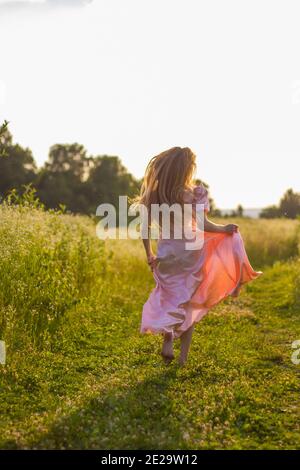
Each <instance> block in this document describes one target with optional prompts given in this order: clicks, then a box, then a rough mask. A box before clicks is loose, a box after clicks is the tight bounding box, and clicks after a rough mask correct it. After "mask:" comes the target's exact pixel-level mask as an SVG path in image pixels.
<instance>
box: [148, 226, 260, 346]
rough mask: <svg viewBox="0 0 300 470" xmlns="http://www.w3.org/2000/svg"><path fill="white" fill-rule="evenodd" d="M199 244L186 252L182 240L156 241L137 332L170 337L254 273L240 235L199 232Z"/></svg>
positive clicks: (234, 294)
mask: <svg viewBox="0 0 300 470" xmlns="http://www.w3.org/2000/svg"><path fill="white" fill-rule="evenodd" d="M203 235H204V240H203V245H202V247H201V248H200V249H197V250H187V249H186V243H185V240H184V239H180V240H176V239H168V240H167V239H166V240H164V239H160V240H159V241H158V246H157V258H158V265H157V266H156V268H155V269H154V271H153V275H154V279H155V281H156V287H155V288H154V289H153V291H152V292H151V294H150V296H149V299H148V300H147V302H146V303H145V305H144V307H143V313H142V322H141V327H140V332H141V333H164V332H170V333H172V334H173V337H174V338H178V337H180V336H181V334H182V333H183V332H184V331H186V330H187V329H188V328H190V327H191V326H192V325H193V324H194V323H197V322H199V320H201V319H202V318H203V316H204V315H205V314H206V313H207V312H208V310H209V309H210V308H212V307H213V306H214V305H216V304H218V303H219V302H220V301H221V300H223V299H224V298H226V297H227V296H229V295H231V296H233V297H235V296H237V295H238V294H239V291H240V288H241V286H242V285H243V284H245V283H246V282H249V281H251V280H252V279H256V278H257V277H258V276H260V275H261V274H262V272H261V271H254V269H253V268H252V266H251V264H250V262H249V259H248V256H247V253H246V251H245V247H244V242H243V239H242V236H241V234H240V232H235V233H233V234H227V233H213V232H204V234H203Z"/></svg>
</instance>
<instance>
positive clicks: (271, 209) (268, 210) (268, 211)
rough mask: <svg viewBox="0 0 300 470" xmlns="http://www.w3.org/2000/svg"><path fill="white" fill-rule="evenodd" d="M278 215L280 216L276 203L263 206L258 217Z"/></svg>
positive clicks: (270, 217) (267, 217)
mask: <svg viewBox="0 0 300 470" xmlns="http://www.w3.org/2000/svg"><path fill="white" fill-rule="evenodd" d="M280 216H281V213H280V209H279V207H278V206H276V205H273V206H268V207H265V208H264V209H262V210H261V212H260V214H259V217H260V218H262V219H276V218H277V217H280Z"/></svg>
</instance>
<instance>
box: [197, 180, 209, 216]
mask: <svg viewBox="0 0 300 470" xmlns="http://www.w3.org/2000/svg"><path fill="white" fill-rule="evenodd" d="M193 194H194V202H195V203H196V204H204V211H205V212H209V209H210V207H209V199H208V191H207V189H206V188H205V186H203V184H200V185H197V186H195V187H194V189H193Z"/></svg>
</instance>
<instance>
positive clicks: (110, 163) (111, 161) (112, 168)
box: [85, 155, 140, 213]
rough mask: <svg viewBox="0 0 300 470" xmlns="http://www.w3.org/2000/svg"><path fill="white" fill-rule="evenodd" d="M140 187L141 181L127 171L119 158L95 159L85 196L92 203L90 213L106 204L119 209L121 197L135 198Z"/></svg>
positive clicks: (86, 185)
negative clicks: (100, 205)
mask: <svg viewBox="0 0 300 470" xmlns="http://www.w3.org/2000/svg"><path fill="white" fill-rule="evenodd" d="M139 186H140V184H139V181H138V180H136V179H135V178H134V177H133V176H132V175H131V173H129V172H128V171H127V169H126V168H125V167H124V166H123V164H122V163H121V160H120V159H119V157H116V156H111V157H110V156H108V155H102V156H97V157H94V158H93V159H92V163H91V169H90V174H89V178H88V180H87V181H86V183H85V194H86V195H87V196H88V198H89V202H90V204H89V212H90V213H95V211H96V208H97V206H98V205H99V204H101V203H104V202H108V203H111V204H113V205H115V206H116V207H117V206H118V202H119V196H123V195H124V196H128V197H133V196H135V195H136V194H137V192H138V191H139Z"/></svg>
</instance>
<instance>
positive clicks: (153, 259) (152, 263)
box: [147, 254, 158, 271]
mask: <svg viewBox="0 0 300 470" xmlns="http://www.w3.org/2000/svg"><path fill="white" fill-rule="evenodd" d="M147 263H148V264H149V266H150V268H151V271H153V269H154V268H155V267H156V266H157V263H158V260H157V257H156V256H155V255H153V254H151V255H149V256H147Z"/></svg>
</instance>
